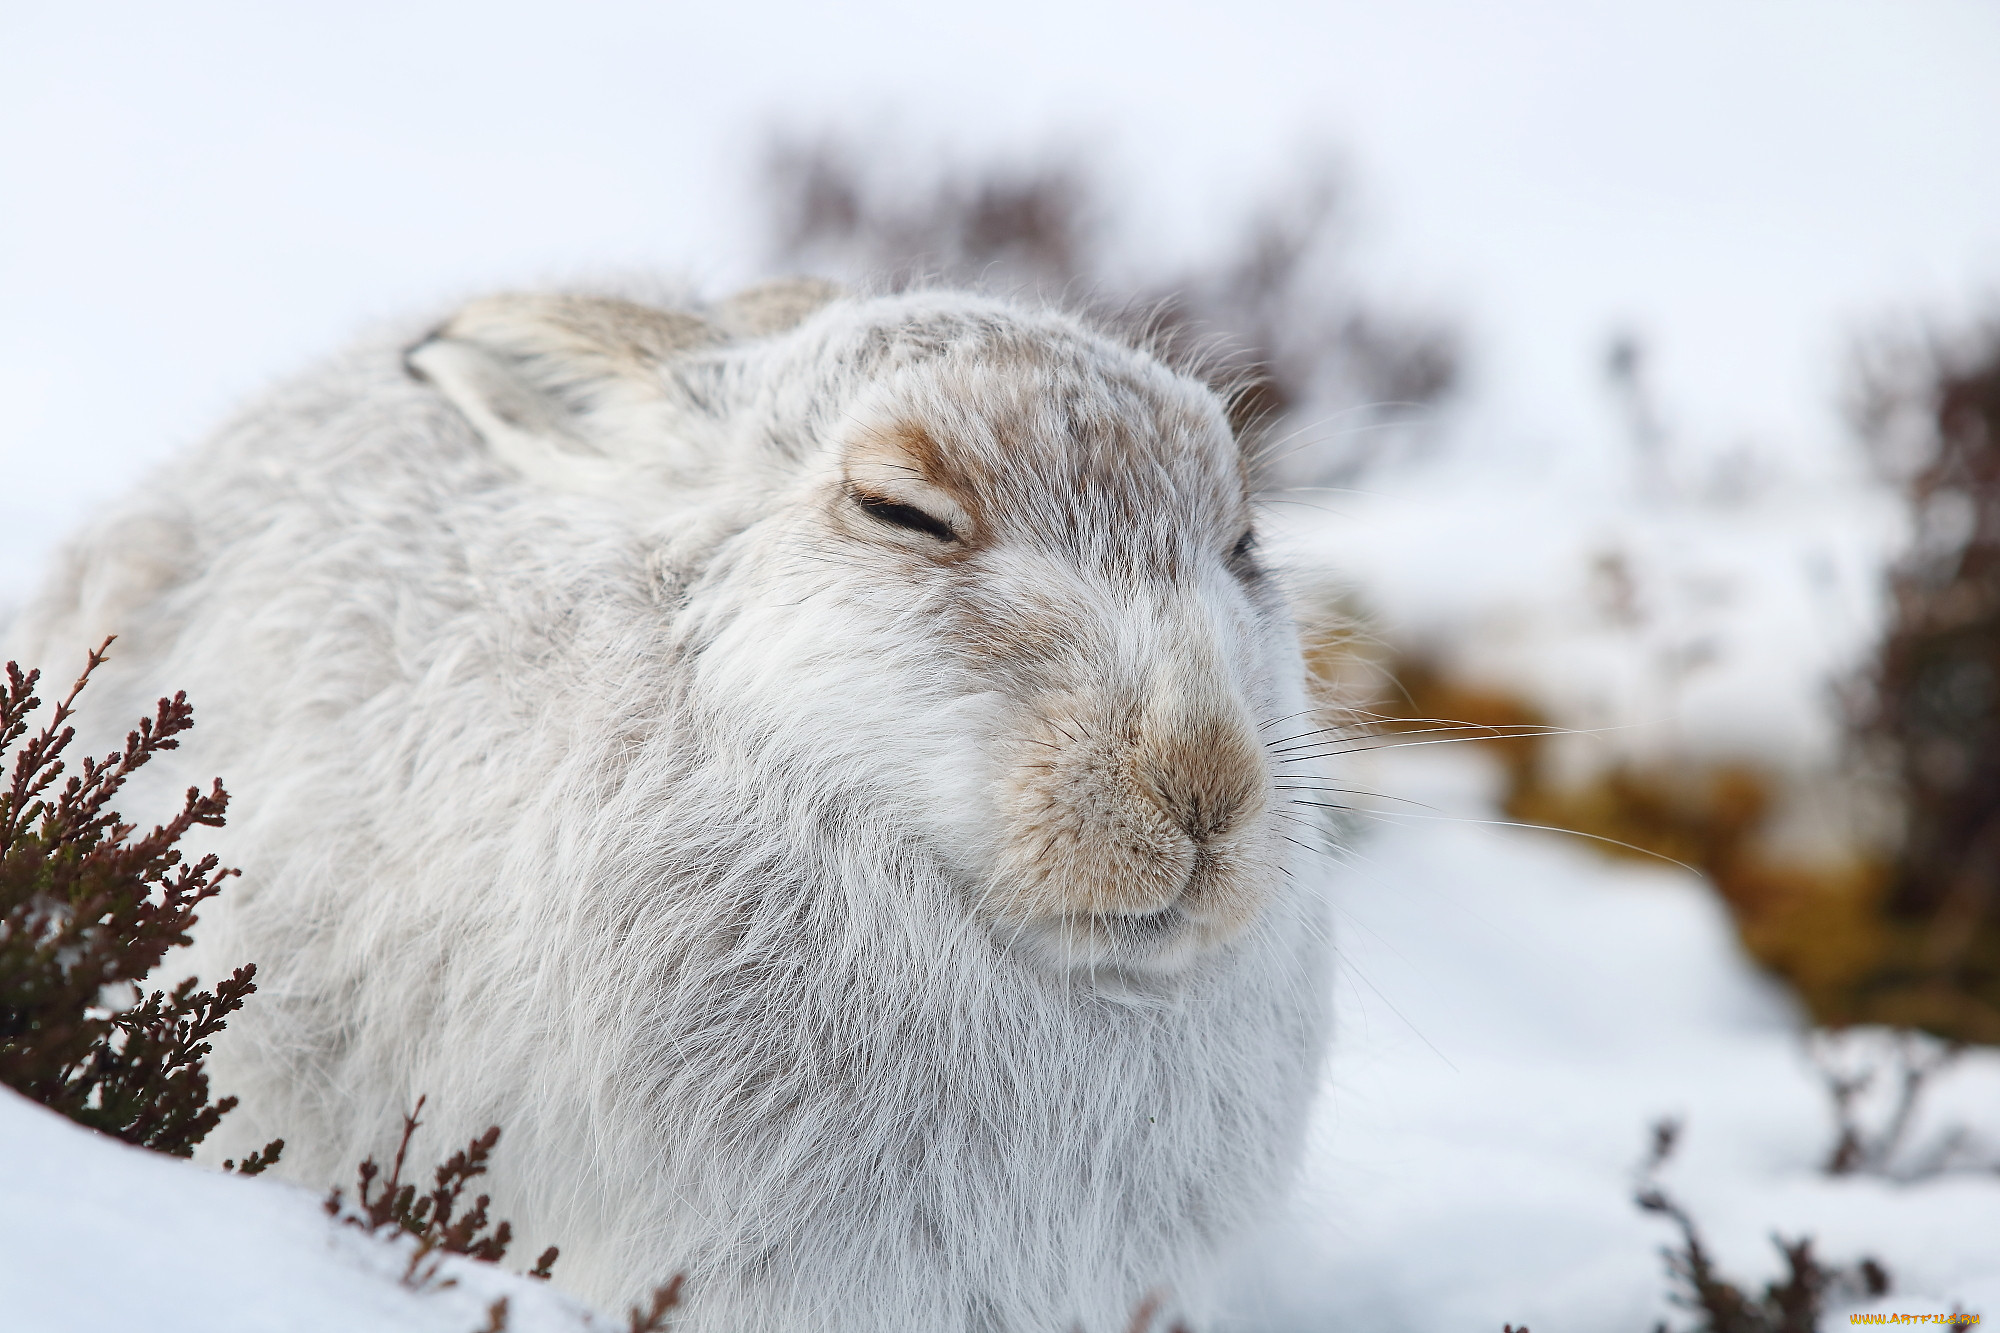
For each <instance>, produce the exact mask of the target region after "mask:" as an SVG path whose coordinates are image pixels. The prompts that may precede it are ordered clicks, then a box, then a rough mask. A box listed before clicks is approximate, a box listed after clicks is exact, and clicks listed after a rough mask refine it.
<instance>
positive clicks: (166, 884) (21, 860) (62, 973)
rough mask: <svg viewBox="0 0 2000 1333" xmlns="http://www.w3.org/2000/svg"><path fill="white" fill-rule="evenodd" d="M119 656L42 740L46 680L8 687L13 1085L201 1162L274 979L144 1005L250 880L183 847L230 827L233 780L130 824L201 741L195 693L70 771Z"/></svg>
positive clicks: (8, 1073)
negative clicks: (138, 786)
mask: <svg viewBox="0 0 2000 1333" xmlns="http://www.w3.org/2000/svg"><path fill="white" fill-rule="evenodd" d="M109 646H110V641H109V640H106V641H105V643H104V644H103V645H101V646H100V647H99V648H98V649H97V650H95V651H93V652H92V653H91V654H90V656H89V660H88V662H87V664H86V665H85V667H84V670H83V673H82V675H80V676H79V677H78V678H77V680H76V683H75V684H74V685H72V686H71V687H70V689H69V692H68V693H67V694H65V695H64V696H63V697H62V699H61V700H60V701H59V702H57V704H56V705H55V708H54V711H53V712H52V713H51V714H50V716H49V719H48V722H47V725H45V726H44V727H43V728H41V730H39V731H38V732H36V733H35V734H34V735H33V736H32V737H30V736H29V734H28V733H29V718H30V717H31V715H32V714H34V712H35V711H36V710H37V709H38V708H39V707H40V706H41V699H40V698H39V697H38V696H37V695H36V693H35V688H36V686H37V684H38V683H39V681H40V672H38V671H26V672H24V671H22V669H21V668H20V666H19V665H18V664H16V663H13V662H9V663H8V664H7V669H6V679H5V681H4V683H0V756H8V755H10V756H11V764H9V765H8V770H7V772H6V776H5V783H6V785H5V786H4V787H0V1082H4V1083H6V1084H7V1085H8V1086H10V1087H13V1088H15V1089H17V1090H18V1091H20V1092H22V1093H24V1094H26V1095H27V1096H29V1097H31V1098H33V1099H34V1100H36V1101H38V1102H41V1103H42V1104H43V1105H45V1106H48V1107H50V1108H52V1109H54V1110H56V1111H59V1112H61V1113H62V1114H63V1115H66V1116H68V1117H69V1118H70V1119H72V1120H74V1121H76V1122H78V1123H79V1124H83V1125H87V1126H89V1127H90V1128H92V1129H96V1130H101V1131H103V1132H104V1133H107V1134H111V1135H113V1136H115V1137H117V1138H120V1139H123V1140H125V1141H126V1142H127V1143H134V1144H137V1145H139V1146H141V1147H145V1148H151V1149H154V1150H155V1151H158V1152H163V1153H170V1154H172V1155H174V1156H179V1157H186V1156H188V1155H190V1154H191V1153H192V1152H193V1151H194V1148H195V1145H196V1144H198V1143H200V1142H201V1141H202V1139H203V1138H205V1137H206V1136H207V1135H208V1133H209V1131H210V1130H212V1129H214V1128H215V1126H216V1124H217V1123H218V1122H219V1121H220V1120H221V1119H222V1117H223V1116H224V1115H226V1114H228V1113H229V1110H230V1108H232V1107H233V1106H235V1105H236V1099H235V1098H234V1097H224V1098H223V1099H222V1100H220V1101H211V1100H210V1099H209V1087H208V1076H207V1074H206V1072H205V1070H204V1068H203V1060H204V1058H205V1057H206V1056H207V1055H208V1052H209V1038H211V1037H213V1036H214V1035H215V1034H216V1033H217V1032H218V1031H220V1030H221V1029H222V1026H223V1023H224V1021H225V1020H226V1019H227V1017H228V1016H229V1015H230V1014H232V1013H234V1012H235V1011H236V1010H237V1009H239V1008H241V1007H242V1004H243V1001H244V999H245V997H247V996H248V995H249V994H250V993H251V992H252V991H254V990H256V985H255V984H254V982H253V978H254V977H255V976H256V971H257V969H256V968H255V967H254V966H248V965H246V966H244V967H241V968H238V969H236V971H235V972H234V973H233V974H232V975H231V976H229V977H228V978H226V979H224V980H222V981H220V982H218V983H217V984H216V985H215V987H214V989H212V990H200V989H197V986H196V981H195V979H194V978H192V977H190V978H188V979H187V980H185V981H182V982H181V983H179V984H178V985H176V986H174V987H173V988H172V989H171V990H155V991H153V992H152V993H151V994H144V993H143V992H141V991H140V990H139V988H138V983H139V982H140V981H141V980H142V979H143V978H145V977H146V976H147V975H148V974H150V973H151V972H153V970H154V969H155V968H156V967H158V966H159V965H160V962H161V960H162V959H163V958H164V957H165V956H166V954H167V952H168V951H169V950H170V949H173V948H175V947H177V946H180V945H185V944H187V943H188V930H189V929H190V928H191V927H192V926H193V925H194V922H195V909H196V907H198V906H199V905H200V904H201V903H203V902H204V901H206V900H207V899H209V898H212V897H214V896H215V895H216V894H217V893H219V892H221V890H222V886H223V883H224V881H225V880H227V879H228V878H229V877H230V876H231V875H233V874H235V873H236V872H235V871H233V870H230V869H226V868H224V867H223V866H222V865H221V864H220V863H219V862H218V861H217V859H216V858H215V857H214V856H212V855H211V856H204V857H202V858H201V859H200V860H198V861H194V862H192V863H190V862H188V861H187V860H186V859H185V858H184V857H183V855H182V853H181V851H180V849H179V848H178V847H177V845H176V844H178V843H179V841H180V840H181V838H182V837H184V836H185V835H186V834H187V833H188V832H189V831H190V830H191V829H193V828H195V827H196V826H197V825H201V826H207V827H218V826H220V825H221V824H222V822H223V816H224V813H225V812H226V811H227V809H228V806H229V796H228V794H227V793H226V792H225V791H224V790H223V787H222V783H221V782H220V780H218V781H216V782H215V784H214V785H213V787H212V788H211V789H210V790H209V791H208V792H206V793H204V792H202V791H201V790H200V789H198V788H193V787H191V788H189V789H188V791H187V794H186V797H185V798H184V799H183V801H182V804H181V808H180V810H179V812H178V813H176V814H175V815H174V816H173V818H171V819H169V820H168V821H167V822H166V823H165V824H161V825H157V826H156V827H154V828H153V829H152V831H151V832H149V833H144V834H141V833H140V830H139V826H138V825H135V824H132V823H128V822H126V821H125V820H124V819H123V818H121V816H120V815H119V814H118V812H117V811H116V810H115V809H113V808H112V804H111V803H112V801H113V800H115V799H116V798H117V796H118V793H119V792H120V790H121V789H122V788H123V787H124V785H125V783H126V781H127V780H128V779H129V778H130V777H131V776H132V775H133V774H134V773H136V772H138V771H139V770H140V769H141V768H144V767H145V766H146V764H147V763H148V762H150V761H151V760H152V759H153V757H154V756H156V755H158V754H160V753H161V752H163V751H166V750H172V749H175V748H177V747H178V745H179V743H180V742H179V741H178V739H177V737H179V736H180V735H181V733H183V732H185V731H187V730H188V729H189V728H190V727H192V726H193V725H194V709H193V708H192V707H191V706H190V705H189V703H188V701H187V696H186V695H185V694H176V695H174V696H173V697H172V698H171V699H161V700H160V701H159V704H158V707H157V708H156V710H155V712H154V714H153V716H151V717H149V718H141V719H140V721H139V725H138V727H137V728H136V729H135V730H133V731H132V732H130V733H129V734H128V735H127V736H126V738H125V744H124V747H123V748H122V749H121V750H118V751H114V752H113V753H111V754H108V755H106V756H104V757H103V758H102V759H98V758H93V757H85V758H84V759H83V760H82V761H81V762H80V763H79V764H78V765H77V766H76V769H75V771H73V772H72V771H70V768H69V764H70V760H69V757H68V754H69V749H70V746H71V744H72V743H73V742H74V740H75V737H76V730H75V728H74V727H73V726H72V725H71V722H72V719H73V718H74V717H75V713H76V702H77V698H78V696H79V695H80V694H81V693H82V691H83V689H84V686H85V685H86V684H87V683H88V682H89V680H90V675H91V673H92V672H93V671H95V670H96V669H97V668H98V666H99V665H100V664H102V663H103V661H104V660H105V651H106V649H107V648H108V647H109ZM24 738H26V739H24ZM282 1148H283V1143H282V1141H279V1142H274V1143H272V1144H269V1145H267V1146H266V1147H265V1148H263V1149H261V1150H260V1151H258V1152H256V1153H252V1154H250V1155H249V1156H248V1157H247V1158H246V1159H245V1160H244V1161H243V1163H242V1164H241V1168H240V1169H241V1170H242V1171H244V1172H245V1173H246V1174H255V1173H256V1172H258V1171H261V1170H263V1169H264V1168H265V1167H267V1166H269V1165H270V1164H271V1163H272V1162H274V1161H276V1160H277V1156H278V1153H279V1152H280V1151H281V1150H282ZM230 1165H231V1166H232V1167H235V1166H236V1164H235V1163H233V1162H232V1163H230Z"/></svg>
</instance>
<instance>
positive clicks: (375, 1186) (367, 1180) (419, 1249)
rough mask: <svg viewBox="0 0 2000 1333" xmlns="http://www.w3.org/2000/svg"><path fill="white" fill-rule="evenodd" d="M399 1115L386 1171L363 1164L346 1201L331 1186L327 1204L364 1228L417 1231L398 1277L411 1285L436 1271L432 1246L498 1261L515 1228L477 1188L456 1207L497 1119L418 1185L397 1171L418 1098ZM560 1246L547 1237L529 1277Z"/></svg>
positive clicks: (544, 1267) (491, 1141)
mask: <svg viewBox="0 0 2000 1333" xmlns="http://www.w3.org/2000/svg"><path fill="white" fill-rule="evenodd" d="M425 1100H426V1099H425V1098H422V1097H419V1098H417V1104H416V1106H415V1107H414V1108H413V1109H412V1110H411V1111H410V1112H409V1113H408V1114H407V1115H405V1116H404V1117H403V1136H402V1138H401V1139H400V1140H399V1141H398V1142H397V1144H396V1156H395V1159H394V1161H393V1162H392V1164H391V1165H390V1167H389V1174H388V1177H387V1178H386V1179H384V1178H383V1177H382V1168H381V1167H380V1166H378V1165H377V1164H376V1162H375V1159H374V1158H372V1157H371V1158H369V1159H368V1160H366V1161H364V1162H363V1163H362V1164H361V1168H360V1171H359V1179H358V1181H357V1183H356V1186H355V1190H354V1201H353V1204H352V1206H351V1207H350V1206H349V1205H348V1203H347V1201H346V1200H345V1199H344V1197H343V1196H342V1194H341V1192H340V1191H339V1190H338V1189H336V1190H334V1191H333V1193H332V1194H330V1195H328V1196H327V1200H326V1211H327V1213H328V1214H329V1215H331V1216H334V1217H338V1218H340V1219H341V1220H343V1221H345V1222H347V1223H349V1224H350V1225H353V1226H357V1227H360V1228H361V1229H362V1230H363V1231H366V1232H368V1233H369V1234H370V1235H375V1234H378V1233H383V1232H387V1233H388V1234H390V1235H397V1234H402V1235H408V1236H412V1237H414V1238H415V1239H416V1248H415V1249H413V1250H412V1251H411V1252H410V1264H409V1267H408V1268H407V1269H406V1270H405V1271H404V1273H403V1280H404V1281H405V1282H406V1283H409V1284H410V1285H412V1286H426V1285H428V1284H429V1283H430V1282H431V1281H432V1280H433V1279H435V1277H436V1276H437V1261H436V1259H435V1258H434V1257H433V1256H434V1255H437V1254H463V1255H466V1256H468V1257H470V1258H473V1259H483V1260H485V1261H486V1262H487V1263H498V1262H500V1260H502V1259H504V1258H505V1257H506V1255H507V1247H508V1245H510V1244H512V1243H513V1239H514V1228H513V1226H512V1225H511V1224H509V1223H507V1222H504V1221H502V1222H492V1221H490V1219H489V1218H488V1215H487V1206H488V1205H489V1204H490V1203H492V1201H493V1200H492V1197H491V1196H490V1195H485V1194H481V1195H479V1196H478V1197H477V1198H475V1199H474V1200H473V1203H472V1206H471V1207H470V1208H464V1209H461V1204H462V1202H463V1197H464V1194H465V1187H466V1185H467V1184H468V1183H469V1182H470V1181H472V1180H475V1179H477V1178H478V1177H480V1176H483V1175H485V1174H486V1171H487V1159H489V1158H490V1157H491V1156H492V1155H493V1148H494V1145H495V1144H497V1143H499V1142H500V1127H499V1126H498V1125H493V1126H490V1127H489V1128H488V1129H487V1130H486V1132H485V1133H483V1134H480V1135H478V1136H477V1137H475V1138H474V1139H473V1140H472V1141H471V1142H469V1143H467V1144H466V1145H465V1147H464V1148H461V1149H460V1150H459V1151H457V1152H455V1153H453V1154H452V1155H451V1156H450V1157H449V1158H447V1159H446V1160H445V1161H444V1163H443V1164H442V1165H440V1166H438V1167H437V1168H436V1170H435V1171H434V1172H433V1173H432V1174H433V1184H432V1186H431V1188H430V1189H429V1190H428V1191H420V1190H419V1189H418V1188H417V1186H416V1184H415V1183H414V1182H406V1181H405V1180H404V1179H403V1165H404V1163H405V1161H406V1160H407V1159H408V1157H409V1152H410V1139H411V1138H412V1137H413V1136H415V1134H416V1132H417V1129H418V1127H419V1126H420V1125H422V1124H423V1121H421V1120H420V1119H418V1117H419V1116H420V1115H422V1114H423V1109H424V1101H425ZM557 1253H558V1251H557V1248H556V1247H555V1246H553V1245H551V1246H549V1247H548V1249H546V1250H544V1251H542V1254H541V1257H540V1258H538V1259H536V1260H535V1266H534V1267H533V1268H531V1269H529V1270H528V1276H529V1277H536V1278H547V1277H548V1276H549V1274H550V1272H551V1270H552V1269H553V1268H554V1266H555V1262H556V1255H557Z"/></svg>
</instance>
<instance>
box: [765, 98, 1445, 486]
mask: <svg viewBox="0 0 2000 1333" xmlns="http://www.w3.org/2000/svg"><path fill="white" fill-rule="evenodd" d="M891 156H892V155H891V154H890V153H889V152H887V151H885V150H881V149H876V150H870V151H864V150H863V148H862V147H861V146H860V145H859V144H858V143H857V142H855V141H852V140H842V139H838V138H821V139H812V140H802V139H781V140H779V141H777V142H776V143H775V144H774V145H773V147H772V148H771V150H770V152H769V154H768V157H767V162H766V168H765V175H764V200H765V205H766V209H767V214H768V217H769V226H770V246H771V258H772V261H773V263H774V264H775V265H777V266H780V267H783V268H787V269H793V270H806V271H812V272H818V273H822V274H825V275H827V276H833V277H841V278H845V279H848V280H859V281H862V282H867V283H873V284H877V285H881V286H886V287H888V288H889V289H891V290H901V289H904V288H907V287H910V286H912V285H916V284H919V283H923V282H927V281H933V280H935V281H942V282H949V283H954V284H960V285H971V286H976V287H985V288H991V289H999V290H1006V291H1025V292H1027V293H1029V294H1031V295H1034V296H1037V297H1039V298H1041V299H1044V300H1049V301H1052V302H1054V303H1056V304H1059V305H1063V306H1066V307H1070V308H1073V309H1080V310H1082V311H1084V312H1085V313H1087V314H1090V315H1091V316H1093V317H1094V318H1096V319H1098V320H1099V321H1102V322H1109V323H1113V324H1117V325H1122V326H1126V327H1133V328H1137V329H1139V330H1141V331H1143V332H1144V333H1145V334H1146V335H1148V336H1149V337H1150V338H1151V339H1152V341H1153V342H1154V344H1155V345H1158V346H1161V347H1162V348H1164V349H1166V350H1168V351H1169V353H1170V354H1175V355H1176V359H1178V360H1181V361H1183V362H1184V363H1185V364H1188V365H1189V366H1190V367H1191V368H1193V369H1195V370H1196V371H1197V372H1198V373H1201V374H1204V375H1205V376H1206V377H1208V378H1209V379H1210V380H1211V381H1212V382H1214V383H1215V384H1217V386H1218V387H1220V388H1223V389H1225V390H1227V391H1228V393H1229V396H1230V401H1231V403H1232V417H1233V419H1234V424H1235V425H1236V427H1237V429H1238V430H1239V431H1242V432H1251V433H1253V434H1254V437H1255V438H1257V439H1258V440H1259V441H1260V442H1262V443H1263V445H1264V448H1265V449H1266V451H1267V454H1268V458H1267V470H1268V473H1269V479H1268V480H1269V483H1270V484H1272V485H1274V486H1308V485H1329V484H1337V483H1340V482H1343V481H1346V480H1350V479H1352V478H1353V477H1354V476H1356V475H1357V474H1359V473H1360V472H1362V471H1364V470H1366V469H1367V468H1368V467H1369V466H1371V465H1373V464H1374V463H1376V462H1377V461H1379V460H1381V459H1382V458H1383V457H1385V456H1386V455H1389V454H1391V453H1393V452H1395V451H1397V450H1399V449H1407V448H1409V447H1411V446H1412V445H1413V444H1414V443H1415V442H1417V441H1420V440H1421V439H1422V438H1423V436H1424V434H1425V430H1424V428H1425V427H1426V426H1427V425H1429V424H1430V423H1431V422H1432V421H1433V420H1434V418H1435V416H1436V410H1437V408H1438V407H1439V405H1440V404H1441V403H1442V402H1444V400H1445V399H1446V398H1447V397H1448V396H1449V394H1450V392H1451V390H1452V388H1453V386H1454V385H1455V384H1456V383H1457V382H1458V378H1459V359H1460V358H1459V343H1458V338H1457V336H1456V333H1455V332H1454V331H1453V330H1452V329H1451V328H1450V327H1448V326H1447V325H1445V324H1444V323H1442V322H1440V321H1438V320H1436V319H1433V318H1426V317H1422V316H1416V315H1410V314H1405V313H1400V312H1390V311H1387V310H1385V309H1383V308H1382V307H1381V306H1380V305H1379V304H1377V303H1376V302H1373V301H1371V300H1370V299H1368V298H1367V297H1365V296H1364V295H1363V294H1362V293H1361V292H1360V290H1359V288H1358V286H1357V284H1356V282H1355V279H1354V276H1353V274H1352V273H1351V271H1350V270H1349V269H1348V267H1347V266H1346V264H1345V262H1344V259H1345V249H1346V242H1347V238H1348V237H1347V228H1346V224H1345V213H1344V211H1343V209H1342V208H1341V206H1340V203H1341V193H1340V190H1339V189H1338V188H1337V186H1336V182H1335V177H1334V173H1332V172H1331V171H1330V170H1326V169H1321V168H1313V169H1307V170H1303V171H1301V173H1300V174H1299V176H1298V178H1297V179H1296V180H1295V182H1294V183H1293V184H1292V185H1291V187H1290V188H1288V189H1286V190H1282V191H1279V192H1276V193H1274V194H1273V195H1271V196H1270V197H1267V198H1265V199H1263V200H1261V201H1257V202H1255V203H1253V204H1252V205H1251V206H1250V207H1248V208H1247V209H1246V212H1245V218H1244V222H1243V224H1242V227H1241V230H1240V232H1239V234H1238V235H1237V237H1236V238H1235V240H1234V241H1233V242H1232V243H1231V244H1229V245H1227V246H1225V247H1223V248H1222V249H1221V250H1219V251H1218V253H1216V254H1215V255H1214V256H1213V257H1212V258H1210V259H1208V260H1206V261H1204V262H1201V263H1197V264H1193V265H1191V266H1188V267H1186V268H1184V269H1180V270H1177V271H1169V270H1166V269H1163V268H1156V269H1148V268H1145V267H1144V266H1140V267H1138V268H1134V267H1131V265H1130V262H1129V255H1130V254H1131V253H1133V252H1134V247H1131V246H1120V245H1118V244H1117V241H1118V239H1119V237H1120V236H1121V235H1127V234H1129V232H1128V231H1127V230H1126V228H1125V226H1124V224H1123V222H1122V220H1121V219H1119V218H1118V217H1116V216H1115V215H1114V214H1113V212H1112V211H1111V210H1110V209H1108V208H1107V207H1106V206H1105V205H1104V202H1103V199H1104V194H1105V191H1104V190H1103V189H1102V188H1101V187H1100V185H1099V181H1098V178H1097V177H1096V176H1094V175H1093V174H1092V173H1091V171H1090V170H1088V169H1087V168H1086V166H1085V165H1084V164H1083V163H1082V162H1080V161H1076V160H1061V159H1054V158H1046V159H1043V160H1041V161H1038V162H1031V163H1029V164H1027V165H1019V166H1010V165H1006V164H1001V163H997V162H987V163H983V164H975V165H973V166H971V167H969V168H965V169H961V170H952V169H949V168H947V167H943V166H940V167H938V168H937V169H935V170H932V171H928V172H923V171H920V172H918V173H916V174H915V175H911V174H908V173H904V174H896V173H895V172H894V171H892V169H891V168H892V166H893V165H894V164H893V163H892V162H891V161H890V158H891ZM1119 256H1125V257H1127V258H1126V260H1125V262H1122V263H1121V261H1120V259H1119Z"/></svg>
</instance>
